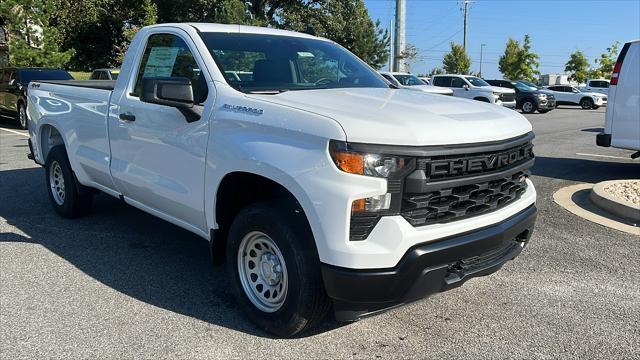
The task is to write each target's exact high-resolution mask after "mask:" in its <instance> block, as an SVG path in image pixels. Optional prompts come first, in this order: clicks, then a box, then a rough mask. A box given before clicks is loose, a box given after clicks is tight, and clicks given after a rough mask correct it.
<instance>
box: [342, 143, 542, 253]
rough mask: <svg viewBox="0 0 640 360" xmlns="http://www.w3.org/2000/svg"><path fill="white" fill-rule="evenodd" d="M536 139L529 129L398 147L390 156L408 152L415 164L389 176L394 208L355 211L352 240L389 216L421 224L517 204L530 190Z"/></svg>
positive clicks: (474, 214) (445, 221)
mask: <svg viewBox="0 0 640 360" xmlns="http://www.w3.org/2000/svg"><path fill="white" fill-rule="evenodd" d="M532 140H533V133H529V134H526V135H524V136H520V137H517V138H512V139H508V140H504V141H497V142H492V143H480V144H469V145H459V146H433V147H414V148H411V147H409V148H406V149H405V148H400V149H397V148H394V149H393V150H394V152H388V154H391V155H398V156H405V157H407V160H408V163H409V164H411V165H410V167H409V168H407V169H404V170H403V173H402V175H401V176H395V177H393V178H391V179H389V180H388V185H387V192H388V193H390V194H391V195H392V208H391V209H390V210H389V211H387V212H385V213H380V214H354V215H352V217H351V224H350V239H351V240H352V241H362V240H366V239H367V237H368V236H369V234H370V233H371V231H373V229H374V228H375V226H376V225H377V223H378V221H380V219H381V218H382V217H383V216H387V215H400V216H402V217H403V218H404V219H405V220H407V222H409V224H411V225H413V226H415V227H418V226H425V225H433V224H438V223H447V222H452V221H458V220H463V219H467V218H470V217H473V216H478V215H482V214H486V213H489V212H492V211H495V210H498V209H501V208H503V207H505V206H507V205H509V204H511V203H514V202H516V201H517V200H518V199H520V198H521V196H522V195H523V194H524V193H525V192H526V190H527V181H526V179H527V177H528V176H529V174H530V172H529V169H530V168H531V166H533V163H534V154H533V145H532ZM395 151H398V153H395ZM394 199H396V200H397V201H394ZM393 204H395V205H393Z"/></svg>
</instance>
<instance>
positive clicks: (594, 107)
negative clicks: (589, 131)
mask: <svg viewBox="0 0 640 360" xmlns="http://www.w3.org/2000/svg"><path fill="white" fill-rule="evenodd" d="M591 108H592V109H593V110H596V109H599V108H600V106H599V105H593V106H592V107H591Z"/></svg>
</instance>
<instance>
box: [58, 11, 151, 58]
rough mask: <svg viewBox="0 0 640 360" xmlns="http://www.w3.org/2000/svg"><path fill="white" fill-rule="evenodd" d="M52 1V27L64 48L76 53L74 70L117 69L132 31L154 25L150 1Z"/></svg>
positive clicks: (132, 33)
mask: <svg viewBox="0 0 640 360" xmlns="http://www.w3.org/2000/svg"><path fill="white" fill-rule="evenodd" d="M55 1H56V2H57V3H58V6H57V9H56V12H55V14H54V20H55V24H56V26H57V27H58V29H60V31H61V33H62V34H63V38H64V42H63V47H64V48H65V49H67V48H73V49H75V50H76V54H75V55H74V56H73V58H72V59H71V62H70V65H71V67H72V68H74V69H77V70H86V71H88V70H91V69H94V68H98V67H118V66H120V63H121V59H122V57H123V55H124V53H125V52H126V49H127V48H128V46H129V42H130V41H131V38H132V37H133V35H134V34H135V32H136V31H137V30H138V29H139V28H141V27H142V26H146V25H150V24H153V23H155V22H156V13H157V7H156V5H155V4H154V3H153V2H152V0H137V1H130V0H55Z"/></svg>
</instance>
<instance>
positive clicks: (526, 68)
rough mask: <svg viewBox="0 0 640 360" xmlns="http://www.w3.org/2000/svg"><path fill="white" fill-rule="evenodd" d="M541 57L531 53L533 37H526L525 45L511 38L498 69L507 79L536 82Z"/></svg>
mask: <svg viewBox="0 0 640 360" xmlns="http://www.w3.org/2000/svg"><path fill="white" fill-rule="evenodd" d="M538 59H539V56H538V54H536V53H533V52H531V37H529V35H528V34H527V35H525V36H524V45H522V46H521V45H520V42H519V41H517V40H514V39H512V38H509V40H507V45H506V46H505V49H504V54H503V55H502V56H500V61H499V63H498V67H499V69H500V72H501V73H502V74H503V75H504V77H505V78H506V79H511V80H527V81H535V80H536V76H534V75H539V74H540V71H538V67H539V66H540V63H539V62H538Z"/></svg>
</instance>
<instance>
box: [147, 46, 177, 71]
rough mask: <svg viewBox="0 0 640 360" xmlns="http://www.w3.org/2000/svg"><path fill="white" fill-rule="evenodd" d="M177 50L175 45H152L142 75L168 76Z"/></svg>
mask: <svg viewBox="0 0 640 360" xmlns="http://www.w3.org/2000/svg"><path fill="white" fill-rule="evenodd" d="M179 51H180V48H176V47H153V48H152V49H151V52H150V53H149V59H148V60H147V66H145V67H144V75H143V77H159V76H164V77H170V76H171V73H172V72H173V65H174V64H175V62H176V58H177V57H178V52H179Z"/></svg>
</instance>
